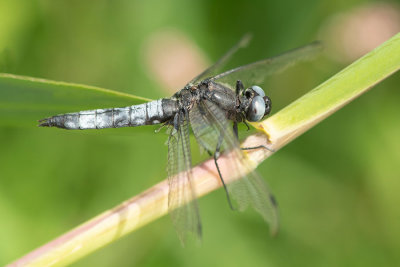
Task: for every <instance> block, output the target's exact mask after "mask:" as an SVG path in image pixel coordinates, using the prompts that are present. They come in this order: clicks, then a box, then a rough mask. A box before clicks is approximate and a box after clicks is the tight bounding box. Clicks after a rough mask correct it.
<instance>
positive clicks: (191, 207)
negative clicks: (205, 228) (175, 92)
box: [168, 113, 201, 244]
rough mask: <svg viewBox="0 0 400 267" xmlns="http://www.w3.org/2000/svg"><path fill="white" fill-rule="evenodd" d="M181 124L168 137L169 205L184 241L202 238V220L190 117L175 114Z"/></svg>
mask: <svg viewBox="0 0 400 267" xmlns="http://www.w3.org/2000/svg"><path fill="white" fill-rule="evenodd" d="M175 119H176V121H177V122H178V123H177V125H179V127H177V129H176V128H174V127H171V129H170V131H171V132H170V136H169V138H168V184H169V194H168V209H169V212H170V214H171V218H172V222H173V224H174V226H175V228H176V231H177V233H178V236H179V239H180V240H181V242H182V244H184V243H185V241H186V239H187V238H188V235H192V234H193V235H194V236H195V237H198V238H199V239H200V238H201V222H200V215H199V209H198V205H197V201H196V198H195V197H196V194H195V188H194V186H193V183H192V172H191V167H192V166H191V162H192V161H191V154H190V139H189V124H188V117H187V115H185V114H184V113H178V114H177V115H176V118H175Z"/></svg>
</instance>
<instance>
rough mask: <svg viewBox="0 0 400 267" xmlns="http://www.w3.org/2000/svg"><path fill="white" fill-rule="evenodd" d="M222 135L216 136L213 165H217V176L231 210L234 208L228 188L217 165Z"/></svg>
mask: <svg viewBox="0 0 400 267" xmlns="http://www.w3.org/2000/svg"><path fill="white" fill-rule="evenodd" d="M223 137H224V136H223V134H222V133H221V135H220V136H219V138H218V143H217V147H216V148H215V152H214V162H215V167H217V171H218V175H219V178H220V179H221V182H222V185H223V186H224V189H225V193H226V198H227V199H228V203H229V206H230V207H231V209H232V210H236V209H235V208H234V207H233V205H232V202H231V198H230V196H229V192H228V188H227V187H226V184H225V182H224V179H223V178H222V175H221V171H220V169H219V166H218V158H219V156H220V149H221V145H222V140H223Z"/></svg>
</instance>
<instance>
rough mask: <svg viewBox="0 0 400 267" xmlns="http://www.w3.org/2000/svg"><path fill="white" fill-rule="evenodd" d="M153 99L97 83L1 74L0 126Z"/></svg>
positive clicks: (30, 122)
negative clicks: (94, 84) (105, 87)
mask: <svg viewBox="0 0 400 267" xmlns="http://www.w3.org/2000/svg"><path fill="white" fill-rule="evenodd" d="M150 100H151V99H147V98H143V97H138V96H135V95H131V94H126V93H121V92H118V91H113V90H108V89H103V88H99V87H94V86H87V85H81V84H74V83H66V82H56V81H50V80H45V79H38V78H31V77H24V76H18V75H13V74H6V73H0V125H8V126H34V125H36V124H37V121H38V120H39V119H42V118H44V117H49V116H53V115H57V114H60V113H66V112H75V111H80V110H87V109H96V108H109V107H123V106H129V105H136V104H140V103H143V102H147V101H150Z"/></svg>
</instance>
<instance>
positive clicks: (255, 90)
mask: <svg viewBox="0 0 400 267" xmlns="http://www.w3.org/2000/svg"><path fill="white" fill-rule="evenodd" d="M251 89H252V90H253V91H254V92H256V93H257V94H258V95H259V96H261V97H264V96H265V93H264V90H263V89H262V88H261V87H260V86H257V85H253V86H252V87H251Z"/></svg>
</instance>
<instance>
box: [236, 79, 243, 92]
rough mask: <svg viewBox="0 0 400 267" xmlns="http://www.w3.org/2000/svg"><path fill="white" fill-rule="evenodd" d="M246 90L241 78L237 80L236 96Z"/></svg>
mask: <svg viewBox="0 0 400 267" xmlns="http://www.w3.org/2000/svg"><path fill="white" fill-rule="evenodd" d="M243 90H244V86H243V83H242V81H241V80H237V81H236V96H238V95H240V93H241V92H242V91H243Z"/></svg>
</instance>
